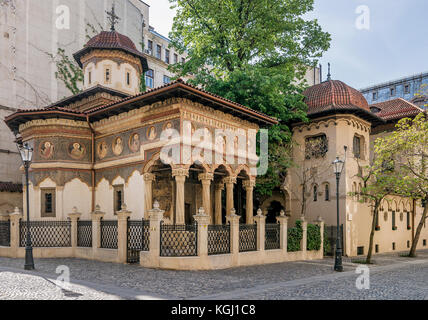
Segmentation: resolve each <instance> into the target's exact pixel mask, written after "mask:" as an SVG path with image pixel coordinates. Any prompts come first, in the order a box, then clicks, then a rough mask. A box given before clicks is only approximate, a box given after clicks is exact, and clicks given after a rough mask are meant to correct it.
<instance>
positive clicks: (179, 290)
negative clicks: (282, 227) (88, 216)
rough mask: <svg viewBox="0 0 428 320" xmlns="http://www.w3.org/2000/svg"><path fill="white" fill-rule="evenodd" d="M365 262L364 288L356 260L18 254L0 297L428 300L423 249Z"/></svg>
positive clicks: (3, 263) (1, 266) (3, 262)
mask: <svg viewBox="0 0 428 320" xmlns="http://www.w3.org/2000/svg"><path fill="white" fill-rule="evenodd" d="M375 262H376V264H375V265H373V266H370V289H369V290H358V289H357V288H356V284H355V283H356V279H357V278H358V277H359V276H360V275H359V274H357V273H356V268H357V267H358V265H357V264H354V263H352V262H351V260H350V259H344V267H345V270H344V272H343V273H336V272H334V271H333V270H332V265H333V263H334V262H333V259H331V258H326V259H324V260H319V261H304V262H290V263H281V264H273V265H265V266H253V267H245V268H235V269H228V270H217V271H193V272H187V271H165V270H152V269H145V268H141V267H139V266H136V265H121V264H111V263H102V262H96V261H86V260H78V259H36V260H35V264H36V268H37V270H36V271H32V272H27V271H24V270H23V263H24V262H23V260H22V259H9V258H0V299H28V300H32V299H42V300H47V299H50V300H57V299H66V300H114V299H141V300H144V299H150V300H153V299H203V300H208V299H221V300H229V299H240V300H241V299H251V300H262V299H276V300H293V299H322V300H324V299H358V300H360V299H367V300H372V299H394V300H395V299H424V300H428V251H423V252H420V253H419V256H418V258H416V259H410V258H403V257H400V256H399V255H398V254H391V255H379V256H376V257H375ZM58 266H67V267H68V268H69V270H70V279H71V284H70V285H69V286H68V287H66V288H65V289H61V288H59V287H58V286H57V285H56V284H55V282H56V280H57V278H58V276H59V275H60V274H57V273H56V269H57V267H58Z"/></svg>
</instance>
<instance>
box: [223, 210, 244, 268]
mask: <svg viewBox="0 0 428 320" xmlns="http://www.w3.org/2000/svg"><path fill="white" fill-rule="evenodd" d="M239 219H241V217H240V216H238V215H237V214H236V210H235V209H232V210H231V211H230V214H229V216H227V217H226V221H227V222H228V223H229V224H230V253H231V254H232V255H233V258H232V264H234V265H236V264H237V263H238V254H239Z"/></svg>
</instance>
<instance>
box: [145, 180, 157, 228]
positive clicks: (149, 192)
mask: <svg viewBox="0 0 428 320" xmlns="http://www.w3.org/2000/svg"><path fill="white" fill-rule="evenodd" d="M155 180H156V176H155V175H154V174H152V173H145V174H144V184H145V188H146V189H145V191H146V192H145V195H144V219H146V220H148V219H149V211H150V210H151V209H152V206H153V181H155Z"/></svg>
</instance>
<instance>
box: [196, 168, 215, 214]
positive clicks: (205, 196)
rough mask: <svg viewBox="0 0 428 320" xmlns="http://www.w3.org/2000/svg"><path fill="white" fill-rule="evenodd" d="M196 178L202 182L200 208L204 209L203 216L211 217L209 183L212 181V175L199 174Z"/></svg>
mask: <svg viewBox="0 0 428 320" xmlns="http://www.w3.org/2000/svg"><path fill="white" fill-rule="evenodd" d="M198 178H199V181H201V182H202V206H203V207H204V211H205V214H207V215H208V217H211V216H212V213H211V181H213V180H214V174H212V173H201V174H200V175H199V176H198ZM210 220H211V219H210Z"/></svg>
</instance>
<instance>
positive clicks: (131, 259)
mask: <svg viewBox="0 0 428 320" xmlns="http://www.w3.org/2000/svg"><path fill="white" fill-rule="evenodd" d="M127 230H128V231H127V238H128V250H127V261H128V263H138V262H140V251H149V244H150V221H148V220H138V221H132V220H128V227H127Z"/></svg>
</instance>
